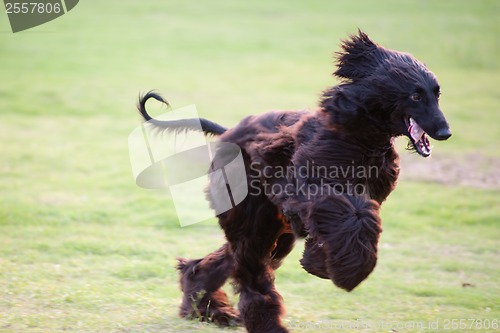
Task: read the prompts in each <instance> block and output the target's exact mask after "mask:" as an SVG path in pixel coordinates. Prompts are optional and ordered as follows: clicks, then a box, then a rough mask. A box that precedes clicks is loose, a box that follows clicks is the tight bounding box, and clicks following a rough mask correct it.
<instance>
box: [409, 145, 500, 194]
mask: <svg viewBox="0 0 500 333" xmlns="http://www.w3.org/2000/svg"><path fill="white" fill-rule="evenodd" d="M400 158H401V176H400V179H408V180H418V181H428V182H435V183H441V184H449V185H458V186H470V187H477V188H485V189H500V158H498V157H488V156H484V155H481V154H467V155H463V156H447V155H436V156H432V157H430V158H422V157H420V156H418V155H416V154H408V153H404V152H401V153H400Z"/></svg>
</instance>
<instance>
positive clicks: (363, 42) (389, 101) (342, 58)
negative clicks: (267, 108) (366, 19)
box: [322, 31, 451, 157]
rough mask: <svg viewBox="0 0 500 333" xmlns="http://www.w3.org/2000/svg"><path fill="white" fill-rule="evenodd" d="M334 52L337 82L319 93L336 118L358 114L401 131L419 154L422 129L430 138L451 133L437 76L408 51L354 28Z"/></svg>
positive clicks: (425, 149) (423, 147)
mask: <svg viewBox="0 0 500 333" xmlns="http://www.w3.org/2000/svg"><path fill="white" fill-rule="evenodd" d="M337 55H338V57H337V70H336V71H335V73H334V74H335V75H336V76H337V77H339V78H341V79H342V80H343V84H341V85H340V86H338V87H336V88H334V89H331V90H329V91H327V92H325V95H324V101H323V102H322V104H323V105H325V104H326V105H329V106H330V107H332V106H333V108H334V109H335V110H336V112H337V113H339V115H337V118H338V119H341V120H342V121H344V122H345V121H347V120H349V119H353V118H356V117H357V116H364V117H365V119H369V120H370V122H372V123H374V124H375V125H376V126H377V127H378V128H379V129H380V130H383V131H384V132H385V133H387V134H389V135H391V136H399V135H406V136H407V137H408V138H409V139H410V142H411V146H412V148H413V149H415V150H416V151H417V152H418V153H419V154H420V155H421V156H424V157H427V156H429V155H430V154H431V146H430V142H429V139H428V137H427V134H428V135H429V136H430V137H432V138H433V139H436V140H446V139H448V138H449V137H450V136H451V130H450V127H449V125H448V122H447V121H446V118H445V117H444V115H443V113H442V112H441V110H440V108H439V95H440V87H439V83H438V81H437V78H436V76H435V75H434V74H433V73H432V72H431V71H430V70H429V69H427V67H426V66H425V65H424V64H423V63H421V62H420V61H418V60H417V59H415V58H414V57H413V56H412V55H411V54H409V53H403V52H398V51H393V50H389V49H386V48H384V47H382V46H380V45H377V44H375V43H374V42H372V41H371V40H370V38H369V37H368V36H367V35H366V34H365V33H363V32H361V31H359V33H358V35H357V36H351V38H350V39H349V40H345V41H344V42H343V44H342V51H341V52H339V53H338V54H337ZM325 100H326V102H325Z"/></svg>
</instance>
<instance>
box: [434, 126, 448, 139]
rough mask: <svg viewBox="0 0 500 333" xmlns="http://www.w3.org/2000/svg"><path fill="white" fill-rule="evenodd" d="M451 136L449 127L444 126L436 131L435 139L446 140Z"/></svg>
mask: <svg viewBox="0 0 500 333" xmlns="http://www.w3.org/2000/svg"><path fill="white" fill-rule="evenodd" d="M450 136H451V130H450V128H449V127H444V128H441V129H439V130H438V131H437V132H436V140H446V139H448V138H449V137H450Z"/></svg>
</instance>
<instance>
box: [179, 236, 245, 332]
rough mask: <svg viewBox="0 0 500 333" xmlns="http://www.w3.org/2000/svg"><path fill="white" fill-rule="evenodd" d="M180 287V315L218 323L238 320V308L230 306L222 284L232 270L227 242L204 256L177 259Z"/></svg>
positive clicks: (232, 322)
mask: <svg viewBox="0 0 500 333" xmlns="http://www.w3.org/2000/svg"><path fill="white" fill-rule="evenodd" d="M178 261H179V263H178V265H177V268H178V269H179V271H180V283H181V289H182V291H183V293H184V295H183V299H182V304H181V307H180V315H181V317H185V318H199V319H200V320H203V321H211V322H214V323H216V324H218V325H221V326H234V325H237V324H239V323H240V318H239V312H238V310H236V309H235V308H233V307H232V306H231V304H230V303H229V301H228V299H227V295H226V293H225V292H224V291H223V290H222V289H221V287H222V286H223V285H224V283H225V282H226V280H227V278H228V277H229V276H230V275H231V274H232V273H233V270H234V260H233V257H232V255H231V253H229V246H228V244H225V245H223V246H222V247H221V248H220V249H218V250H217V251H214V252H212V253H210V254H208V255H207V256H206V257H204V258H203V259H197V260H187V259H182V258H179V259H178Z"/></svg>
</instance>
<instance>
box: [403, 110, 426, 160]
mask: <svg viewBox="0 0 500 333" xmlns="http://www.w3.org/2000/svg"><path fill="white" fill-rule="evenodd" d="M407 126H408V134H409V137H410V141H411V143H412V144H413V148H414V149H415V150H416V151H417V153H419V154H420V155H421V156H423V157H429V156H430V155H431V151H432V148H431V143H430V141H429V138H428V136H427V133H425V131H424V130H423V129H422V127H420V126H419V125H418V124H417V122H416V121H415V120H414V119H413V118H411V117H409V118H408V122H407Z"/></svg>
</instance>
